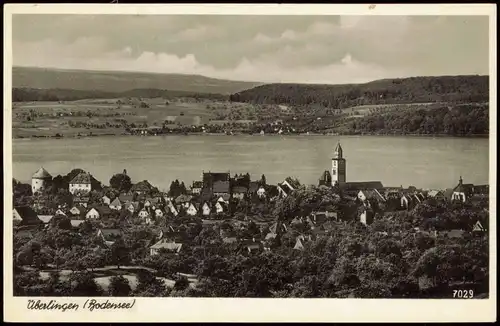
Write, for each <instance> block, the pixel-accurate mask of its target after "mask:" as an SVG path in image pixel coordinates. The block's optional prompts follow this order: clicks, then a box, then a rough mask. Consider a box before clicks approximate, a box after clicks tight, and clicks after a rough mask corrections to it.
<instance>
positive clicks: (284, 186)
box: [278, 177, 300, 198]
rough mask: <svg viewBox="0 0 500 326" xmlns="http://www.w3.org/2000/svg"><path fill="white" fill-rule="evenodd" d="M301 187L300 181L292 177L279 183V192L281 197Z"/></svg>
mask: <svg viewBox="0 0 500 326" xmlns="http://www.w3.org/2000/svg"><path fill="white" fill-rule="evenodd" d="M299 187H300V183H299V182H298V181H297V180H294V179H292V178H290V177H288V178H286V179H285V180H284V181H283V182H282V183H279V184H278V192H279V195H280V196H281V197H283V198H284V197H287V196H288V195H289V194H290V193H292V191H294V190H296V189H297V188H299Z"/></svg>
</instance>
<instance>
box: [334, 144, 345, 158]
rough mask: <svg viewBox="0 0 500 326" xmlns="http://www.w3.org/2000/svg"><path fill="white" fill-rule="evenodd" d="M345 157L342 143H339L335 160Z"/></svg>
mask: <svg viewBox="0 0 500 326" xmlns="http://www.w3.org/2000/svg"><path fill="white" fill-rule="evenodd" d="M343 155H344V151H343V149H342V146H340V142H338V143H337V147H335V158H342V157H343Z"/></svg>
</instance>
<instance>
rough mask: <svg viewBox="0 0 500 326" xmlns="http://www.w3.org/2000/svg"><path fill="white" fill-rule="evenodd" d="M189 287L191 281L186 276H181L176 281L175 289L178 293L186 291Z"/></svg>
mask: <svg viewBox="0 0 500 326" xmlns="http://www.w3.org/2000/svg"><path fill="white" fill-rule="evenodd" d="M188 286H189V280H188V279H187V277H185V276H181V277H180V278H179V279H178V280H177V281H175V284H174V289H175V290H177V291H182V290H185V289H186V288H187V287H188Z"/></svg>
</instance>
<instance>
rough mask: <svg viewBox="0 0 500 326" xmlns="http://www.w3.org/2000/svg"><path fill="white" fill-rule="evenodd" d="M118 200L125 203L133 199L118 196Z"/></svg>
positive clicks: (127, 196) (132, 197)
mask: <svg viewBox="0 0 500 326" xmlns="http://www.w3.org/2000/svg"><path fill="white" fill-rule="evenodd" d="M118 199H119V200H120V201H121V202H122V203H125V202H128V201H132V199H134V196H132V195H126V194H120V196H118Z"/></svg>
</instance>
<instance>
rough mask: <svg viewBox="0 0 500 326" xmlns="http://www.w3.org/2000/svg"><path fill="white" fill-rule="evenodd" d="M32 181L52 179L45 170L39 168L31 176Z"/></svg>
mask: <svg viewBox="0 0 500 326" xmlns="http://www.w3.org/2000/svg"><path fill="white" fill-rule="evenodd" d="M31 178H32V179H49V178H52V176H51V175H50V173H49V172H47V170H45V169H44V168H43V167H41V168H40V169H38V171H36V172H35V173H34V174H33V176H32V177H31Z"/></svg>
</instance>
